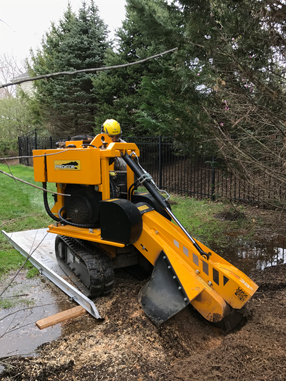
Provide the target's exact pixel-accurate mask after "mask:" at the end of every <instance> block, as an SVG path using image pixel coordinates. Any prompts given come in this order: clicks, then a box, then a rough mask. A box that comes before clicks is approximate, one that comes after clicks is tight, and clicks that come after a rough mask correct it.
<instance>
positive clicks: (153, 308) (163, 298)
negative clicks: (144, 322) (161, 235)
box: [139, 251, 189, 326]
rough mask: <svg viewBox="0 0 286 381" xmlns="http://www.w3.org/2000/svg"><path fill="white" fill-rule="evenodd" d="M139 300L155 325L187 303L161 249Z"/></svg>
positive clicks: (175, 275) (186, 298)
mask: <svg viewBox="0 0 286 381" xmlns="http://www.w3.org/2000/svg"><path fill="white" fill-rule="evenodd" d="M139 302H140V303H141V305H142V307H143V310H144V312H145V314H146V315H147V316H148V317H149V318H150V319H151V320H152V322H153V323H154V324H155V325H156V326H159V325H161V324H162V323H164V322H165V321H166V320H167V319H169V318H170V317H172V316H174V315H175V314H176V313H178V312H179V311H181V310H182V309H184V308H185V307H186V306H187V305H188V304H189V299H188V297H187V295H186V293H185V291H184V289H183V287H182V285H181V283H180V280H179V278H178V277H177V274H176V273H175V271H174V269H173V267H172V265H171V263H170V261H169V259H168V257H167V255H166V254H165V253H164V252H163V251H161V253H160V255H159V257H158V259H157V261H156V263H155V266H154V269H153V272H152V275H151V279H150V280H149V282H148V283H146V285H145V286H144V287H142V289H141V291H140V294H139Z"/></svg>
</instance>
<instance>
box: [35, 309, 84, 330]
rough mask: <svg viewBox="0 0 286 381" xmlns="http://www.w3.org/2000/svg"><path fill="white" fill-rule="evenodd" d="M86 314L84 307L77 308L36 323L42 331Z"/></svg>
mask: <svg viewBox="0 0 286 381" xmlns="http://www.w3.org/2000/svg"><path fill="white" fill-rule="evenodd" d="M85 313H86V310H85V309H84V308H83V307H82V306H77V307H74V308H71V309H70V310H66V311H62V312H59V313H57V314H55V315H52V316H48V317H46V318H44V319H41V320H38V321H37V322H36V326H37V327H38V328H40V329H43V328H47V327H50V326H51V325H55V324H58V323H61V322H62V321H65V320H67V319H72V318H75V317H78V316H81V315H83V314H85Z"/></svg>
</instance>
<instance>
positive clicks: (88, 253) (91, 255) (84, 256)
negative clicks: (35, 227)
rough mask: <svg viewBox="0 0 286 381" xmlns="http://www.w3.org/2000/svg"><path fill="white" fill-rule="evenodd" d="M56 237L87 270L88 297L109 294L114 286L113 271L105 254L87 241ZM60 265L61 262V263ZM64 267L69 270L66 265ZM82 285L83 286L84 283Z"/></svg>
mask: <svg viewBox="0 0 286 381" xmlns="http://www.w3.org/2000/svg"><path fill="white" fill-rule="evenodd" d="M58 237H59V238H60V239H61V240H62V241H63V242H64V243H65V244H66V245H67V246H68V247H69V249H70V250H71V251H72V252H73V253H74V254H75V255H76V256H77V257H79V258H80V259H81V263H83V264H84V266H85V267H86V268H87V270H88V274H89V277H90V285H89V287H88V288H89V290H90V296H91V297H96V296H100V295H108V294H110V292H111V291H112V288H113V284H114V271H113V268H112V267H111V261H110V259H109V258H108V257H107V256H106V254H104V253H102V252H101V251H99V250H98V249H97V248H96V247H94V246H92V245H91V244H89V243H88V242H87V241H83V240H79V239H75V238H71V237H65V236H58ZM61 263H63V262H62V261H61ZM65 266H66V267H68V268H69V266H68V265H67V264H65ZM81 280H82V279H81ZM83 283H84V284H85V282H84V281H83ZM85 286H87V284H85Z"/></svg>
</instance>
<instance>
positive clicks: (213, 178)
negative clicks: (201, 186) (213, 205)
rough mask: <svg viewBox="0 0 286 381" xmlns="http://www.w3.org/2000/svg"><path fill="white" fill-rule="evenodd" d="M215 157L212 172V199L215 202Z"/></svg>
mask: <svg viewBox="0 0 286 381" xmlns="http://www.w3.org/2000/svg"><path fill="white" fill-rule="evenodd" d="M214 160H215V158H214V156H212V171H211V199H212V201H215V165H214V164H215V163H214Z"/></svg>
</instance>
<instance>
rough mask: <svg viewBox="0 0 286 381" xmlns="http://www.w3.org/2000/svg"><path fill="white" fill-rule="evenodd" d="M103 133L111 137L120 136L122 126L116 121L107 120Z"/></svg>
mask: <svg viewBox="0 0 286 381" xmlns="http://www.w3.org/2000/svg"><path fill="white" fill-rule="evenodd" d="M102 132H104V133H105V134H107V135H111V136H114V135H120V134H121V127H120V124H119V123H118V122H117V121H116V120H115V119H106V121H105V122H104V123H103V125H102Z"/></svg>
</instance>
